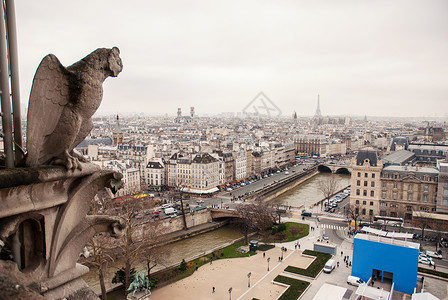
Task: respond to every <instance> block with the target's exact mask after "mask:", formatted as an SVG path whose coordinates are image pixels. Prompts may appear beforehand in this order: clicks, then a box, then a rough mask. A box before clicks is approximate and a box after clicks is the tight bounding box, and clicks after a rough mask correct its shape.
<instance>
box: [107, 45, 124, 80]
mask: <svg viewBox="0 0 448 300" xmlns="http://www.w3.org/2000/svg"><path fill="white" fill-rule="evenodd" d="M107 62H108V64H109V69H110V70H111V71H112V74H113V75H112V76H114V77H116V76H117V75H118V74H119V73H120V72H121V70H123V63H122V61H121V58H120V50H119V49H118V48H117V47H113V48H112V49H111V50H110V54H109V57H108V59H107Z"/></svg>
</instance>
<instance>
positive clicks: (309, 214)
mask: <svg viewBox="0 0 448 300" xmlns="http://www.w3.org/2000/svg"><path fill="white" fill-rule="evenodd" d="M302 217H311V213H310V212H308V211H304V212H302Z"/></svg>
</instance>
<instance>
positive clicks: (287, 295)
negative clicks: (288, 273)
mask: <svg viewBox="0 0 448 300" xmlns="http://www.w3.org/2000/svg"><path fill="white" fill-rule="evenodd" d="M274 281H276V282H280V283H284V284H288V285H289V288H288V289H287V290H286V291H285V292H284V293H283V294H282V295H281V296H280V298H278V300H297V299H298V298H299V297H300V295H302V293H303V292H304V291H305V290H306V288H307V287H308V286H309V285H310V283H309V282H307V281H303V280H298V279H293V278H289V277H285V276H281V275H278V276H277V277H275V278H274Z"/></svg>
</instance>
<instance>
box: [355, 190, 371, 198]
mask: <svg viewBox="0 0 448 300" xmlns="http://www.w3.org/2000/svg"><path fill="white" fill-rule="evenodd" d="M367 194H368V191H367V190H363V191H362V195H363V196H364V197H367ZM356 196H361V190H359V189H357V190H356ZM370 197H375V191H370Z"/></svg>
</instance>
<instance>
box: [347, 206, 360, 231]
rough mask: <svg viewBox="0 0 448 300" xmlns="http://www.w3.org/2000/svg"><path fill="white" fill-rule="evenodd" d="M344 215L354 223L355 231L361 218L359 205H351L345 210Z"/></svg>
mask: <svg viewBox="0 0 448 300" xmlns="http://www.w3.org/2000/svg"><path fill="white" fill-rule="evenodd" d="M345 215H346V216H347V218H349V219H350V220H353V221H355V229H356V228H358V220H359V217H360V216H361V208H360V206H359V204H351V205H350V206H349V207H348V209H346V210H345Z"/></svg>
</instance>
